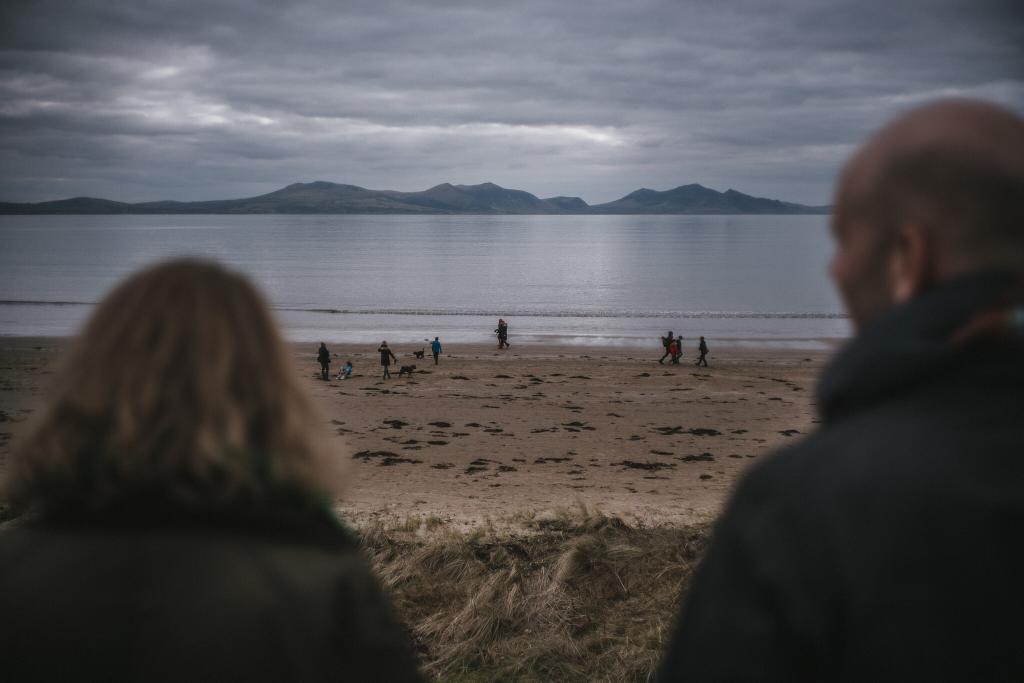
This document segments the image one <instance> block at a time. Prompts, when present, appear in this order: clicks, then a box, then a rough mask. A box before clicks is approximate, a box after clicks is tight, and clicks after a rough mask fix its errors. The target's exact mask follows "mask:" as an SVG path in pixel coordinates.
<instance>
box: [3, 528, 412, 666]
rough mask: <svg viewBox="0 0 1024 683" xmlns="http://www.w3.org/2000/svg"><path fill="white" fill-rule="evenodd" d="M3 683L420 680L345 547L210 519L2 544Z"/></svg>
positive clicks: (366, 574)
mask: <svg viewBox="0 0 1024 683" xmlns="http://www.w3.org/2000/svg"><path fill="white" fill-rule="evenodd" d="M0 615H2V616H0V661H2V662H3V664H2V668H3V672H2V674H0V675H2V677H3V679H4V680H6V681H22V680H82V681H90V680H97V681H98V680H103V681H123V680H145V681H360V682H361V681H388V682H391V681H417V680H420V679H419V677H418V674H417V672H416V666H415V661H414V656H413V653H412V651H411V648H410V646H409V641H408V636H407V634H406V633H405V632H404V630H403V629H402V628H401V627H400V626H399V625H398V622H397V621H396V620H395V618H394V616H393V614H392V611H391V608H390V607H389V605H388V603H387V600H386V599H385V597H384V596H383V595H382V593H381V590H380V587H379V586H378V585H377V582H376V580H375V579H374V577H373V576H372V574H371V572H370V570H369V568H368V567H367V565H366V564H365V562H364V561H363V560H362V559H361V558H360V557H359V555H358V553H357V550H356V547H355V545H354V543H353V542H352V541H351V540H350V539H349V537H348V536H347V534H345V533H343V532H342V531H341V530H340V529H338V528H331V527H330V526H329V525H324V524H319V523H313V524H305V523H299V524H286V523H283V522H282V521H281V520H279V519H274V520H269V519H268V520H267V521H266V522H260V521H255V522H254V521H253V520H251V519H249V520H242V521H241V522H239V521H237V520H236V521H234V522H215V521H213V520H210V519H204V520H191V521H190V520H187V519H177V520H175V521H170V518H167V519H156V518H154V519H152V520H148V519H146V518H145V515H141V516H135V517H128V518H126V517H124V516H123V515H118V521H112V520H109V519H96V520H82V519H79V520H77V521H76V520H75V519H74V518H67V519H65V520H62V521H56V520H50V521H40V522H34V523H25V524H20V525H19V526H17V527H14V528H7V529H4V530H2V531H0Z"/></svg>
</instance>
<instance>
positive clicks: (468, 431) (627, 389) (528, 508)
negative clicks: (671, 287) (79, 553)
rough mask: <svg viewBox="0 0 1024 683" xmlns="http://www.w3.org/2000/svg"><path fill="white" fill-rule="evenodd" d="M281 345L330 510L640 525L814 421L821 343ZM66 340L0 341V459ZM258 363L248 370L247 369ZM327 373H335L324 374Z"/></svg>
mask: <svg viewBox="0 0 1024 683" xmlns="http://www.w3.org/2000/svg"><path fill="white" fill-rule="evenodd" d="M326 341H327V345H328V348H329V349H330V350H331V352H332V353H333V354H336V358H335V361H334V364H333V365H332V370H333V371H334V372H336V371H337V369H338V368H339V367H340V366H341V365H342V364H343V363H344V361H345V360H348V359H350V360H352V362H353V364H354V365H355V374H354V376H353V377H352V378H351V379H348V380H344V381H339V380H334V379H332V380H331V381H329V382H324V381H321V380H319V379H317V377H316V374H317V369H318V366H317V365H316V361H315V354H316V346H315V345H311V344H302V345H299V344H294V345H292V354H293V359H294V364H295V372H296V373H297V374H298V375H300V376H301V378H302V379H303V381H304V383H305V384H306V385H307V386H308V387H309V391H310V393H311V395H312V396H313V398H314V400H315V403H316V405H317V407H318V409H319V410H320V411H321V414H322V416H323V418H324V420H325V422H326V427H327V428H328V430H329V432H330V434H332V437H331V438H332V439H333V440H334V444H335V445H336V451H337V453H338V458H339V459H340V460H342V461H344V462H345V463H346V465H347V485H346V488H345V489H344V490H343V492H342V493H341V495H340V496H339V500H338V505H339V509H340V510H341V511H342V512H343V514H344V515H346V516H347V517H348V518H349V519H350V520H352V521H353V522H355V523H357V524H361V523H365V522H367V521H370V520H372V519H375V518H396V517H397V518H402V517H405V516H421V517H436V518H439V519H441V520H444V521H445V522H448V523H449V524H451V525H454V526H475V525H478V524H480V523H482V522H486V521H488V520H490V521H491V522H493V523H495V524H500V523H501V522H502V520H507V519H510V518H514V517H516V516H517V515H522V514H528V515H536V514H538V513H541V514H542V513H543V512H544V511H545V510H548V509H558V508H564V507H566V506H571V505H574V504H576V503H580V502H581V503H584V504H586V505H588V506H590V507H592V508H595V509H598V510H600V511H601V512H603V513H605V514H608V515H615V516H618V517H621V518H623V519H626V520H631V521H635V522H642V523H644V524H673V525H674V524H688V523H692V522H700V521H705V520H707V519H710V518H713V517H714V516H715V515H716V513H717V512H718V511H719V509H720V508H721V505H722V504H723V502H724V501H725V499H726V497H727V496H728V493H729V491H730V489H731V487H732V486H733V484H734V482H735V481H736V479H737V477H738V476H739V475H740V474H741V473H742V472H743V471H744V469H745V468H746V467H748V466H749V465H750V464H751V463H752V462H754V461H756V460H757V459H758V458H761V457H763V456H765V455H766V454H768V453H769V452H770V451H771V450H773V449H774V448H776V447H778V446H781V445H785V444H787V443H789V442H791V441H793V440H794V439H799V438H800V437H801V435H802V434H805V433H807V432H808V431H809V430H811V429H813V426H814V425H813V423H814V420H815V416H814V408H813V389H814V381H815V379H816V377H817V375H818V374H819V372H820V370H821V368H822V366H823V364H824V363H825V362H826V361H827V358H828V356H829V355H830V354H829V353H826V352H821V351H814V352H809V351H790V350H756V349H755V350H750V349H737V348H723V349H716V348H715V345H714V341H713V340H710V342H711V344H712V354H711V355H710V357H709V360H710V362H711V367H709V368H697V367H694V365H693V362H694V360H695V358H694V356H693V352H692V350H690V349H688V353H687V356H685V357H684V358H683V360H682V361H681V363H680V364H679V365H675V366H673V365H670V364H668V363H667V362H666V364H664V365H659V364H658V362H657V358H658V356H659V355H660V353H659V352H658V351H659V350H658V348H657V347H656V343H655V345H652V347H651V348H650V349H648V350H644V349H634V348H593V347H587V348H580V347H570V346H527V345H514V346H513V347H512V348H511V349H507V350H504V351H498V350H496V349H495V348H494V347H492V346H482V345H473V346H467V345H464V346H459V345H448V344H446V345H445V348H444V353H443V354H442V356H441V359H440V364H439V365H437V366H435V365H434V364H433V360H432V358H430V355H429V352H428V354H427V356H426V358H425V359H423V360H419V359H416V358H414V357H413V355H412V351H414V350H418V349H414V348H402V347H396V348H395V352H396V354H397V355H398V357H399V364H400V365H406V364H415V365H416V366H417V369H416V371H415V373H414V374H413V376H412V377H411V378H408V377H403V378H398V377H397V374H398V369H397V367H395V368H393V375H395V376H394V377H393V378H392V379H390V380H387V381H382V380H381V378H380V374H381V373H380V365H379V357H378V354H377V353H376V352H375V348H374V347H364V346H360V347H358V348H356V347H344V346H335V345H334V344H332V343H331V342H330V339H327V340H326ZM67 344H68V340H66V339H60V338H27V337H2V338H0V466H2V465H3V463H5V462H6V458H7V456H8V453H9V452H10V450H11V448H12V446H13V445H14V444H15V443H16V442H17V432H18V429H19V428H20V426H21V424H22V423H23V422H24V421H25V419H26V418H27V417H28V416H29V415H30V413H31V411H32V410H34V409H35V408H36V406H37V405H38V404H39V402H40V400H41V399H42V397H43V395H44V392H45V387H46V383H47V380H48V379H49V378H50V377H51V376H52V374H53V372H55V369H56V368H57V367H58V366H57V362H58V360H59V358H60V356H61V352H62V350H63V349H65V348H66V347H67ZM254 371H258V368H256V369H254ZM332 374H333V373H332Z"/></svg>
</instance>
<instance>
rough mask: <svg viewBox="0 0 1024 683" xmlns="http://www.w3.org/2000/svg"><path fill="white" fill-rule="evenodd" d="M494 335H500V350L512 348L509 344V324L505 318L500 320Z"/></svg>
mask: <svg viewBox="0 0 1024 683" xmlns="http://www.w3.org/2000/svg"><path fill="white" fill-rule="evenodd" d="M494 333H495V334H496V335H498V349H499V350H500V349H507V348H511V347H512V345H511V344H509V343H508V323H507V322H505V320H504V318H498V328H497V329H496V330H494Z"/></svg>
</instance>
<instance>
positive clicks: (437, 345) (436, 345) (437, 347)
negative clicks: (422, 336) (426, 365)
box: [430, 337, 441, 365]
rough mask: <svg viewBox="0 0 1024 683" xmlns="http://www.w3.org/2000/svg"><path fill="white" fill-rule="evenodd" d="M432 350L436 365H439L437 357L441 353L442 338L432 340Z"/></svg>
mask: <svg viewBox="0 0 1024 683" xmlns="http://www.w3.org/2000/svg"><path fill="white" fill-rule="evenodd" d="M430 352H431V353H433V354H434V365H437V357H438V356H440V355H441V340H440V339H438V338H437V337H434V341H432V342H430Z"/></svg>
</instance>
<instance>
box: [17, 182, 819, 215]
mask: <svg viewBox="0 0 1024 683" xmlns="http://www.w3.org/2000/svg"><path fill="white" fill-rule="evenodd" d="M830 210H831V207H828V206H806V205H803V204H794V203H792V202H783V201H779V200H778V199H765V198H763V197H752V196H751V195H748V194H743V193H742V192H737V191H736V190H733V189H729V190H726V191H725V192H718V191H716V190H712V189H710V188H707V187H704V186H703V185H697V184H695V183H694V184H691V185H682V186H680V187H677V188H675V189H672V190H666V191H663V192H659V191H657V190H648V189H646V188H643V189H640V190H637V191H635V192H630V193H629V194H627V195H626V196H625V197H623V198H621V199H617V200H615V201H613V202H607V203H605V204H594V205H590V204H587V203H586V202H585V201H583V200H582V199H580V198H579V197H548V198H547V199H541V198H539V197H537V196H535V195H532V194H530V193H529V192H524V191H523V190H512V189H507V188H504V187H500V186H498V185H495V184H494V183H482V184H480V185H452V184H450V183H443V184H441V185H437V186H435V187H432V188H430V189H429V190H423V191H422V192H397V191H395V190H368V189H366V188H364V187H358V186H356V185H342V184H338V183H329V182H326V181H323V180H318V181H316V182H312V183H295V184H293V185H289V186H288V187H284V188H281V189H280V190H277V191H275V192H270V193H269V194H263V195H259V196H257V197H247V198H244V199H217V200H212V201H201V202H177V201H158V202H140V203H135V204H131V203H127V202H117V201H113V200H110V199H96V198H93V197H74V198H72V199H61V200H58V201H51V202H38V203H34V204H29V203H4V202H0V214H211V213H212V214H250V213H284V214H288V213H293V214H299V213H323V214H338V213H355V214H827V213H829V211H830Z"/></svg>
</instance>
